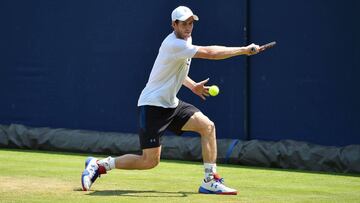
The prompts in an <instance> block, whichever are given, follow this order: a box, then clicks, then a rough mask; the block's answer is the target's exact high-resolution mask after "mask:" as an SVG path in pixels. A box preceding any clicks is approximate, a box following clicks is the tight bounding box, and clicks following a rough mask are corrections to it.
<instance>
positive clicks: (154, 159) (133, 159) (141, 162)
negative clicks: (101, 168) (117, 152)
mask: <svg viewBox="0 0 360 203" xmlns="http://www.w3.org/2000/svg"><path fill="white" fill-rule="evenodd" d="M160 154H161V146H160V147H155V148H149V149H143V153H142V155H136V154H125V155H122V156H119V157H116V158H113V159H114V160H113V161H114V162H115V164H114V167H115V168H117V169H127V170H133V169H138V170H145V169H151V168H154V167H156V166H157V165H158V164H159V162H160ZM108 159H109V158H108ZM105 160H106V159H105ZM102 161H103V160H101V161H100V163H99V164H101V162H102ZM106 161H107V160H106ZM111 161H112V160H111ZM109 162H110V160H109ZM110 169H113V168H110Z"/></svg>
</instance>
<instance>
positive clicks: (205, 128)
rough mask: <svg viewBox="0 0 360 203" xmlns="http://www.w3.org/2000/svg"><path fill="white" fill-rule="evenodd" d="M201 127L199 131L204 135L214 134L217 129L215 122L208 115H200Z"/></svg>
mask: <svg viewBox="0 0 360 203" xmlns="http://www.w3.org/2000/svg"><path fill="white" fill-rule="evenodd" d="M198 119H199V121H198V122H199V125H198V126H199V129H198V132H199V133H200V134H202V135H210V134H213V131H214V130H215V124H214V122H212V121H211V120H210V119H209V118H208V117H206V116H204V115H203V116H200V117H199V118H198Z"/></svg>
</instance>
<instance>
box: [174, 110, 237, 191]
mask: <svg viewBox="0 0 360 203" xmlns="http://www.w3.org/2000/svg"><path fill="white" fill-rule="evenodd" d="M181 130H183V131H193V132H197V133H199V134H200V136H201V150H202V156H203V161H204V168H205V179H204V181H203V183H202V185H201V186H200V188H199V192H200V193H206V194H229V195H236V194H237V191H236V190H234V189H231V188H229V187H226V186H225V185H224V179H223V178H220V176H219V175H218V174H217V173H216V158H217V146H216V130H215V125H214V123H213V122H212V121H211V120H210V119H209V118H208V117H207V116H205V115H204V114H203V113H201V112H196V113H194V115H192V116H191V117H190V118H189V120H188V121H187V122H186V123H185V125H184V126H183V127H182V129H181Z"/></svg>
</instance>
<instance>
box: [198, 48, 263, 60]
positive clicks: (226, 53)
mask: <svg viewBox="0 0 360 203" xmlns="http://www.w3.org/2000/svg"><path fill="white" fill-rule="evenodd" d="M259 48H260V47H259V46H258V45H255V44H251V45H249V46H246V47H224V46H198V51H197V52H196V54H195V55H194V56H193V58H202V59H212V60H221V59H227V58H231V57H234V56H239V55H244V54H246V55H253V54H257V53H258V52H259Z"/></svg>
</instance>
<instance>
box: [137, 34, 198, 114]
mask: <svg viewBox="0 0 360 203" xmlns="http://www.w3.org/2000/svg"><path fill="white" fill-rule="evenodd" d="M198 49H199V48H198V47H197V46H194V45H192V39H191V37H189V38H188V39H187V40H183V39H179V38H177V37H176V35H175V33H174V32H173V33H171V34H169V35H168V36H167V37H166V38H165V39H164V41H163V42H162V44H161V46H160V49H159V53H158V55H157V57H156V60H155V63H154V65H153V68H152V70H151V73H150V77H149V80H148V82H147V84H146V86H145V88H144V89H143V91H142V92H141V95H140V98H139V100H138V106H143V105H151V106H160V107H164V108H175V107H176V106H177V105H178V103H179V99H178V98H177V97H176V95H177V93H178V92H179V90H180V88H181V86H182V83H183V81H184V79H185V77H186V76H187V75H188V73H189V68H190V63H191V58H192V57H193V56H194V55H195V54H196V52H197V51H198Z"/></svg>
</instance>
